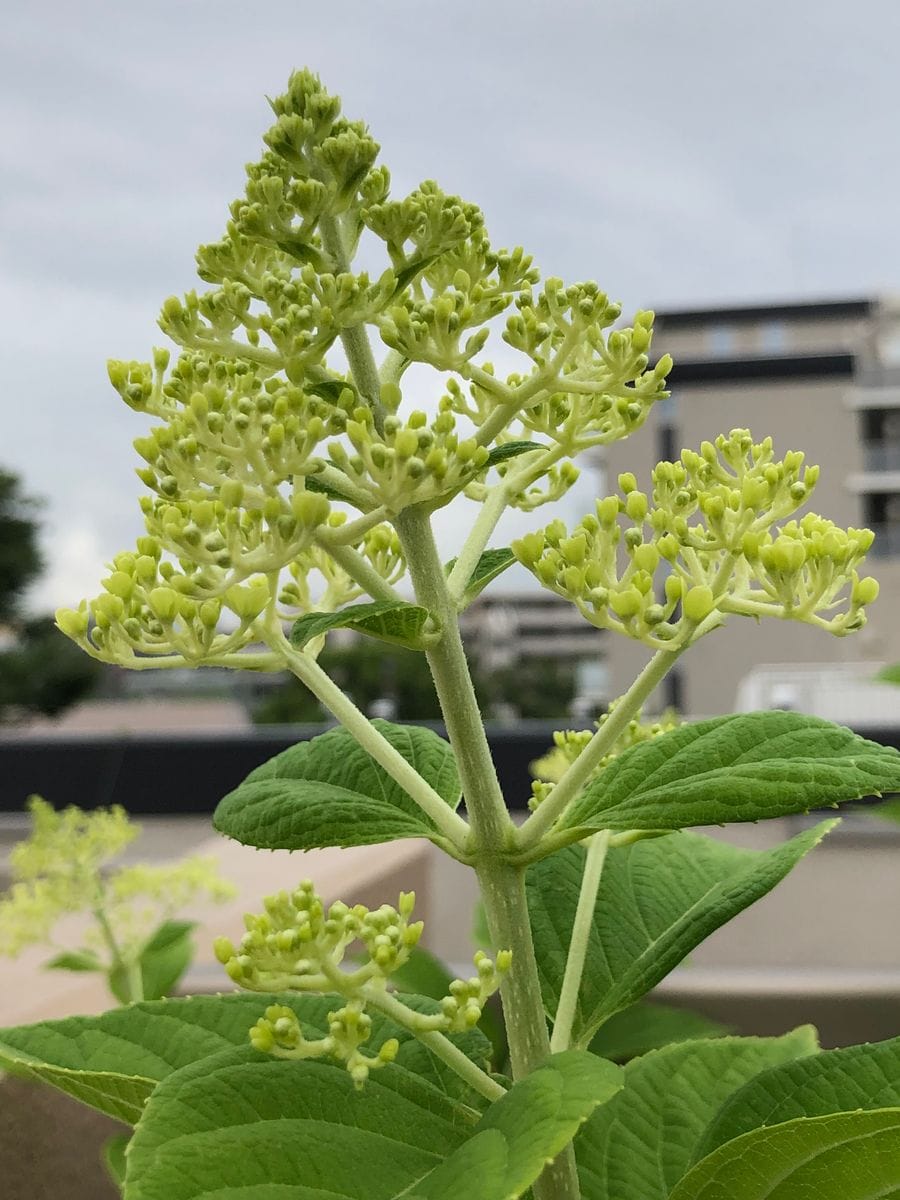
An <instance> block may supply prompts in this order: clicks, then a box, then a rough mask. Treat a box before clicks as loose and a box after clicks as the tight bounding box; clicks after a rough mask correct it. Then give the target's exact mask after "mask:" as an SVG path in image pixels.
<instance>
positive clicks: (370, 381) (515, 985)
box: [322, 219, 580, 1200]
mask: <svg viewBox="0 0 900 1200" xmlns="http://www.w3.org/2000/svg"><path fill="white" fill-rule="evenodd" d="M329 220H330V219H329ZM322 237H323V241H324V242H325V246H326V249H327V250H328V252H329V253H330V254H331V255H332V257H333V258H335V262H336V265H337V266H338V267H339V268H340V269H346V253H345V251H344V248H343V239H342V238H341V236H340V229H339V228H338V227H336V226H335V228H331V227H330V224H329V222H325V223H324V225H323V227H322ZM349 332H351V331H345V333H344V334H342V335H341V341H342V344H343V346H344V351H345V353H346V355H347V359H348V362H349V363H350V370H351V372H352V374H353V378H354V380H355V382H356V386H357V388H358V389H359V390H360V392H361V393H362V394H363V395H364V396H365V397H366V398H367V400H368V401H369V403H370V404H371V406H372V412H373V416H374V419H375V425H376V428H378V429H382V428H383V424H384V410H383V408H382V405H381V399H380V395H381V393H380V381H379V375H378V369H377V367H376V365H375V359H374V357H373V355H372V348H371V346H370V345H369V339H368V337H367V335H366V332H365V329H364V328H362V327H361V326H358V327H356V329H354V330H353V331H352V333H353V335H354V336H353V337H352V338H350V337H349V336H348V333H349ZM395 527H396V529H397V533H398V534H399V536H400V542H401V545H402V547H403V552H404V554H405V556H406V561H407V564H408V566H409V573H410V576H411V578H412V581H413V586H414V588H415V591H416V598H417V600H418V601H419V603H420V604H421V605H422V606H423V607H425V608H427V609H428V610H429V612H431V613H432V615H433V616H434V617H435V618H436V619H437V622H438V624H439V626H440V628H441V629H442V631H443V633H442V636H441V638H440V641H439V642H438V643H437V644H436V645H435V646H433V647H431V648H429V650H428V651H426V656H427V659H428V665H429V667H430V669H431V674H432V677H433V679H434V683H435V690H436V691H437V695H438V700H439V701H440V705H441V711H442V713H443V715H444V722H445V724H446V726H447V735H448V737H449V739H450V744H451V746H452V747H453V751H454V754H455V755H456V759H457V763H458V766H459V773H460V778H461V780H462V785H463V795H464V796H465V799H466V807H467V810H468V814H469V819H470V822H471V834H472V837H471V839H470V843H471V846H474V847H475V848H477V851H478V858H479V862H478V864H477V868H476V869H477V872H478V879H479V882H480V884H481V887H482V893H483V898H484V905H485V911H486V913H487V917H488V926H489V928H490V931H491V937H492V938H493V939H494V944H495V946H499V947H500V948H501V949H503V948H507V949H510V950H511V951H512V952H513V963H512V967H511V969H510V970H509V971H508V972H507V973H506V975H505V977H504V980H503V983H502V984H501V989H500V994H501V997H502V999H503V1005H504V1011H505V1012H506V1014H507V1016H506V1021H507V1033H508V1037H509V1045H510V1055H511V1058H512V1063H513V1075H514V1077H515V1078H517V1079H521V1078H522V1077H523V1076H524V1075H527V1074H528V1073H529V1072H530V1071H533V1070H534V1069H535V1068H536V1067H539V1066H540V1065H541V1064H542V1063H543V1062H545V1061H546V1059H547V1057H548V1056H549V1053H550V1038H549V1036H548V1034H547V1023H546V1019H545V1017H544V1011H543V1005H542V1003H541V992H540V980H539V978H538V973H537V963H536V961H535V957H534V944H533V942H532V939H531V927H530V924H529V921H528V905H527V903H526V900H525V882H524V869H523V868H516V867H510V866H509V865H508V864H507V863H505V862H504V861H503V860H502V854H503V852H504V851H505V850H508V849H509V847H510V844H511V842H512V841H513V840H514V835H515V826H514V825H513V823H512V821H511V820H510V817H509V813H508V812H507V810H506V804H505V801H504V799H503V793H502V792H501V790H500V784H499V782H498V780H497V773H496V770H495V769H494V762H493V759H492V757H491V752H490V748H489V746H488V743H487V736H486V734H485V731H484V724H483V722H482V719H481V713H480V711H479V709H478V701H477V699H476V697H475V689H474V687H473V686H472V679H471V676H470V674H469V667H468V662H467V661H466V655H465V651H464V650H463V645H462V639H461V637H460V633H459V622H458V619H457V611H456V604H455V602H454V600H453V598H452V596H451V595H450V592H449V591H448V589H447V583H446V580H445V578H444V571H443V567H442V565H441V560H440V558H439V556H438V553H437V548H436V546H435V544H434V535H433V533H432V529H431V524H430V522H429V520H428V516H427V514H426V513H423V512H418V511H416V510H415V509H414V508H408V509H405V510H404V511H403V512H401V513H400V514H398V516H397V517H396V519H395ZM326 678H327V677H326ZM329 682H330V681H329ZM341 695H342V698H343V694H342V693H341ZM347 703H349V701H347ZM336 715H337V714H336ZM532 1190H533V1192H534V1196H535V1200H578V1198H579V1196H580V1189H579V1186H578V1172H577V1170H576V1167H575V1155H574V1151H573V1150H572V1147H571V1146H570V1147H568V1149H567V1150H565V1151H564V1152H563V1153H562V1154H561V1155H560V1156H559V1158H557V1159H556V1160H555V1161H554V1162H553V1163H551V1164H550V1166H549V1167H547V1169H546V1170H545V1171H544V1173H543V1174H542V1175H541V1178H540V1179H539V1180H537V1182H536V1183H535V1185H534V1188H533V1189H532Z"/></svg>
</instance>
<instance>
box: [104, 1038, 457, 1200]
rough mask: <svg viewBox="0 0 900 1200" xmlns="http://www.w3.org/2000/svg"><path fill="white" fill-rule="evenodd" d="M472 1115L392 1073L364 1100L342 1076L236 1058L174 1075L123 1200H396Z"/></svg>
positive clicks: (324, 1066) (140, 1139)
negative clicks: (242, 1199) (237, 1199)
mask: <svg viewBox="0 0 900 1200" xmlns="http://www.w3.org/2000/svg"><path fill="white" fill-rule="evenodd" d="M473 1124H474V1114H473V1113H472V1112H471V1110H470V1109H468V1108H465V1107H463V1106H462V1105H460V1104H459V1103H457V1102H456V1101H454V1100H453V1099H451V1098H450V1097H447V1096H445V1095H444V1094H443V1093H442V1092H440V1091H439V1090H438V1089H437V1088H436V1087H434V1086H433V1085H432V1084H430V1083H428V1082H427V1081H425V1080H424V1079H420V1078H418V1077H417V1076H416V1075H413V1074H411V1073H410V1072H408V1071H405V1070H404V1069H402V1067H397V1064H392V1065H391V1066H389V1067H385V1068H382V1069H381V1070H378V1071H373V1072H372V1074H371V1075H370V1076H369V1079H368V1080H367V1081H366V1084H365V1086H364V1087H363V1088H362V1089H361V1090H357V1089H356V1088H355V1087H354V1085H353V1081H352V1080H351V1078H350V1075H349V1074H348V1072H347V1071H346V1070H345V1069H344V1068H343V1067H342V1066H340V1065H339V1064H336V1063H331V1062H326V1061H324V1060H319V1061H305V1062H302V1061H301V1062H283V1061H281V1060H279V1059H276V1058H271V1057H269V1056H265V1055H261V1054H258V1053H257V1052H256V1051H254V1050H252V1049H250V1048H249V1047H248V1048H246V1049H232V1050H229V1051H226V1052H224V1053H222V1054H220V1055H217V1056H216V1057H214V1058H208V1059H205V1060H204V1061H203V1062H199V1063H194V1064H192V1065H191V1066H188V1067H184V1068H183V1069H182V1070H180V1071H177V1072H175V1073H174V1074H172V1075H170V1076H169V1078H168V1079H166V1080H164V1081H163V1082H162V1083H161V1084H159V1086H158V1087H157V1088H156V1090H155V1091H154V1093H153V1095H152V1096H151V1097H150V1099H149V1101H148V1102H147V1106H146V1108H145V1111H144V1115H143V1117H142V1119H141V1123H140V1125H139V1126H138V1128H137V1130H136V1131H135V1134H134V1137H133V1139H132V1143H131V1148H130V1150H129V1153H128V1170H127V1174H126V1183H125V1196H126V1200H200V1198H201V1197H202V1198H203V1200H210V1198H211V1197H214V1196H222V1197H223V1200H224V1197H226V1196H234V1197H237V1196H246V1197H248V1198H249V1197H253V1200H276V1197H277V1200H337V1198H338V1197H340V1198H341V1200H391V1198H392V1197H394V1196H396V1195H397V1194H398V1193H399V1192H402V1191H403V1190H404V1189H406V1188H408V1187H409V1186H410V1185H411V1184H413V1183H414V1182H415V1181H416V1180H418V1179H421V1178H422V1177H423V1176H425V1175H427V1174H428V1173H429V1172H431V1171H432V1170H433V1169H434V1168H435V1167H436V1166H437V1165H438V1164H439V1163H440V1162H441V1161H442V1160H443V1159H445V1158H447V1157H448V1156H449V1155H450V1154H452V1152H453V1151H454V1150H455V1149H456V1148H457V1147H458V1146H459V1145H460V1144H461V1143H462V1142H463V1141H464V1140H465V1138H466V1137H467V1136H468V1135H469V1134H470V1133H471V1130H472V1127H473Z"/></svg>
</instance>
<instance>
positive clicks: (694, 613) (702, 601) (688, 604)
mask: <svg viewBox="0 0 900 1200" xmlns="http://www.w3.org/2000/svg"><path fill="white" fill-rule="evenodd" d="M715 606H716V601H715V597H714V596H713V591H712V588H711V587H709V586H707V585H706V584H698V585H697V586H695V587H692V588H689V589H688V591H687V593H686V595H685V597H684V599H683V600H682V608H683V609H684V615H685V616H686V617H687V619H688V620H689V621H694V622H696V623H697V624H699V623H700V622H701V621H702V620H704V619H705V618H706V617H708V616H709V614H710V613H711V612H712V610H713V609H714V608H715Z"/></svg>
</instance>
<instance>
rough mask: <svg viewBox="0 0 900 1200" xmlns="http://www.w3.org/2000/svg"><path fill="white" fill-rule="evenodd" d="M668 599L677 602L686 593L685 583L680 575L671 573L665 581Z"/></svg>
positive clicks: (672, 602)
mask: <svg viewBox="0 0 900 1200" xmlns="http://www.w3.org/2000/svg"><path fill="white" fill-rule="evenodd" d="M665 591H666V599H667V600H668V602H669V603H670V604H677V603H678V601H679V600H680V599H681V597H682V596H683V595H684V584H683V582H682V580H681V577H680V576H679V575H669V576H668V577H667V578H666V582H665Z"/></svg>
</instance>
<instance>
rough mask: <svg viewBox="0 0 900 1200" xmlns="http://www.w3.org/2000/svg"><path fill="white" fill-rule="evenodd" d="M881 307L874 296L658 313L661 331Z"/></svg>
mask: <svg viewBox="0 0 900 1200" xmlns="http://www.w3.org/2000/svg"><path fill="white" fill-rule="evenodd" d="M877 306H878V301H877V299H876V298H875V297H874V296H864V297H863V296H861V297H856V298H855V299H844V300H804V301H794V302H792V303H786V302H780V303H774V304H772V303H770V304H739V305H722V306H720V307H718V308H676V309H662V310H661V311H658V312H657V314H656V326H657V329H658V330H661V329H663V328H665V329H678V328H690V327H692V326H695V325H710V324H715V325H724V324H731V325H740V324H752V323H756V322H758V321H808V320H813V321H821V320H841V319H846V318H848V317H870V316H871V315H872V314H873V312H874V311H875V309H876V308H877Z"/></svg>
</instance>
